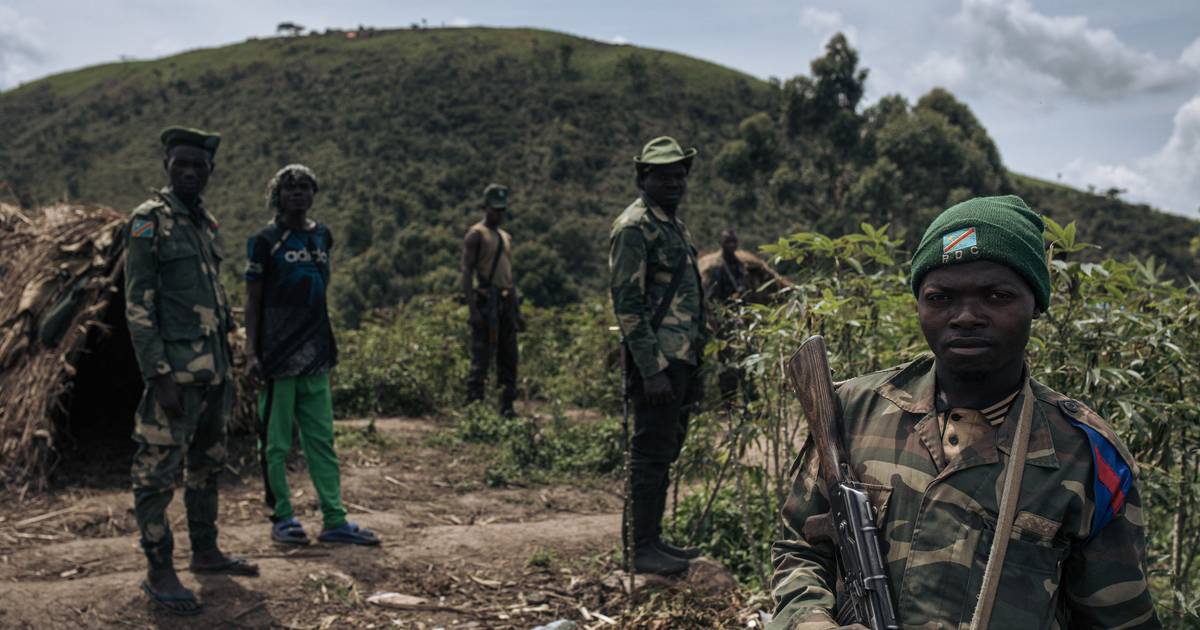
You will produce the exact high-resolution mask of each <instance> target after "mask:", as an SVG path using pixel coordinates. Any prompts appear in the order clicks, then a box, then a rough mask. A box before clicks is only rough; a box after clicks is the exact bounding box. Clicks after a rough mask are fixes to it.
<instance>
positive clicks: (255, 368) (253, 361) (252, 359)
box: [246, 353, 262, 383]
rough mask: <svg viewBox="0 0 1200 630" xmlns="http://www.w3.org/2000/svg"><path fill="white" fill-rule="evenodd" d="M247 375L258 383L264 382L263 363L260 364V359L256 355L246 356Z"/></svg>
mask: <svg viewBox="0 0 1200 630" xmlns="http://www.w3.org/2000/svg"><path fill="white" fill-rule="evenodd" d="M246 373H247V374H249V375H250V378H251V379H253V380H254V382H256V383H257V382H259V381H261V380H262V363H259V361H258V357H257V356H255V355H254V353H250V354H247V355H246Z"/></svg>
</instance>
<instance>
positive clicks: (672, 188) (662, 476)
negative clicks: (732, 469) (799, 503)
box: [608, 137, 708, 574]
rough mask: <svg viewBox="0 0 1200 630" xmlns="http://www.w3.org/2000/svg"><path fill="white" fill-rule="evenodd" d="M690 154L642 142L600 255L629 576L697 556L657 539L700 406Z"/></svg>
mask: <svg viewBox="0 0 1200 630" xmlns="http://www.w3.org/2000/svg"><path fill="white" fill-rule="evenodd" d="M695 156H696V150H695V149H688V150H687V151H684V150H683V149H682V148H681V147H680V146H679V143H678V142H676V141H675V140H674V139H673V138H668V137H660V138H655V139H654V140H651V141H650V142H648V143H647V144H646V146H645V147H644V148H643V149H642V152H641V154H640V155H638V156H637V157H635V158H634V166H635V169H636V172H637V185H638V188H640V189H641V191H642V194H641V195H640V196H639V197H638V199H637V200H635V201H634V202H633V203H632V204H630V205H629V207H627V208H626V209H625V210H624V212H622V213H621V215H620V216H619V217H617V219H616V221H614V222H613V229H612V235H611V237H610V249H609V255H608V267H609V273H610V275H609V287H610V289H611V291H612V301H613V311H614V312H615V314H616V317H617V323H618V325H619V326H620V329H621V336H622V342H623V344H624V346H625V352H626V358H627V365H626V366H625V370H626V378H627V379H628V381H627V382H628V386H629V390H628V395H629V396H630V401H631V402H632V405H633V411H634V428H633V440H632V444H631V447H630V448H631V452H630V477H631V478H630V480H629V487H630V494H631V498H630V501H629V502H628V503H627V505H628V508H629V510H630V511H631V512H632V514H631V515H629V516H630V519H629V520H631V522H632V532H627V533H626V535H630V534H632V536H633V568H634V570H635V571H638V572H642V573H659V574H672V573H679V572H682V571H685V570H686V569H687V567H688V560H690V559H693V558H696V557H698V556H699V555H700V554H699V551H698V550H696V549H682V548H679V547H675V546H673V545H670V544H668V543H667V542H666V541H664V540H662V516H663V511H664V510H665V508H666V502H667V489H668V487H669V486H670V470H671V464H672V463H674V462H675V460H676V459H677V458H678V457H679V453H680V450H681V449H682V448H683V440H684V438H685V437H686V436H687V427H688V416H689V414H690V412H691V411H692V407H693V406H694V405H695V404H697V403H698V402H699V401H700V397H701V379H700V375H699V367H700V362H701V359H702V358H703V354H704V343H705V341H706V339H707V334H708V331H707V330H706V329H705V324H704V293H703V290H702V288H701V285H700V274H699V271H698V270H697V267H696V248H695V246H694V245H693V244H692V237H691V234H689V233H688V230H687V227H686V226H684V224H683V222H682V221H680V220H679V217H678V210H679V204H680V202H682V201H683V196H684V193H685V192H686V191H687V176H688V172H689V171H690V170H691V166H692V159H693V158H694V157H695Z"/></svg>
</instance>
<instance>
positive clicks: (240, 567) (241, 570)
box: [188, 557, 258, 577]
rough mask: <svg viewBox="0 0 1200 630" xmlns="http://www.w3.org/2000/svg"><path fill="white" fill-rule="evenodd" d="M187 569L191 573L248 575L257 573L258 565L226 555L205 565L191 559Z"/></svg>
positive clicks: (251, 575)
mask: <svg viewBox="0 0 1200 630" xmlns="http://www.w3.org/2000/svg"><path fill="white" fill-rule="evenodd" d="M188 570H189V571H191V572H192V573H224V574H226V575H245V576H249V577H255V576H257V575H258V565H254V564H250V563H249V562H246V561H245V560H243V559H242V558H228V557H227V558H225V560H224V561H223V562H218V563H216V564H210V565H207V566H201V565H197V564H196V563H195V562H194V561H193V562H192V564H190V565H189V566H188Z"/></svg>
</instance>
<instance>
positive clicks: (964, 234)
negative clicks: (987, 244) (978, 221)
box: [942, 227, 978, 254]
mask: <svg viewBox="0 0 1200 630" xmlns="http://www.w3.org/2000/svg"><path fill="white" fill-rule="evenodd" d="M977 240H978V239H977V238H976V233H975V228H973V227H969V228H963V229H961V230H955V231H953V232H950V233H949V234H946V235H944V236H942V253H943V254H952V253H954V252H957V251H962V250H964V249H970V248H972V247H975V246H976V245H977V244H978V243H977Z"/></svg>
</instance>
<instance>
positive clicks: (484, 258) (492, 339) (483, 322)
mask: <svg viewBox="0 0 1200 630" xmlns="http://www.w3.org/2000/svg"><path fill="white" fill-rule="evenodd" d="M507 211H508V188H506V187H504V186H501V185H499V184H488V186H487V188H485V189H484V190H483V213H484V214H483V220H482V221H480V222H478V223H476V224H475V225H472V226H471V227H470V229H468V230H467V234H466V236H465V237H464V238H463V258H462V287H463V293H464V298H465V299H466V302H467V309H468V310H469V313H470V315H469V318H470V319H469V323H470V326H471V371H470V373H469V374H468V376H467V402H468V403H471V402H475V401H477V400H483V386H484V382H485V381H486V380H487V372H488V366H489V365H490V364H491V362H492V356H495V357H496V381H497V382H498V384H499V385H500V387H501V389H502V391H501V392H500V413H501V414H503V415H504V416H505V417H513V416H515V415H516V411H515V410H514V409H513V401H515V400H516V399H517V333H518V332H524V331H525V318H524V317H523V316H522V315H521V302H520V300H519V299H518V297H517V290H516V284H515V283H514V281H513V268H512V236H511V235H510V234H509V233H508V232H506V231H504V230H503V229H501V228H500V226H501V225H502V224H503V223H504V219H505V215H506V214H507ZM476 283H478V284H476Z"/></svg>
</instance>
